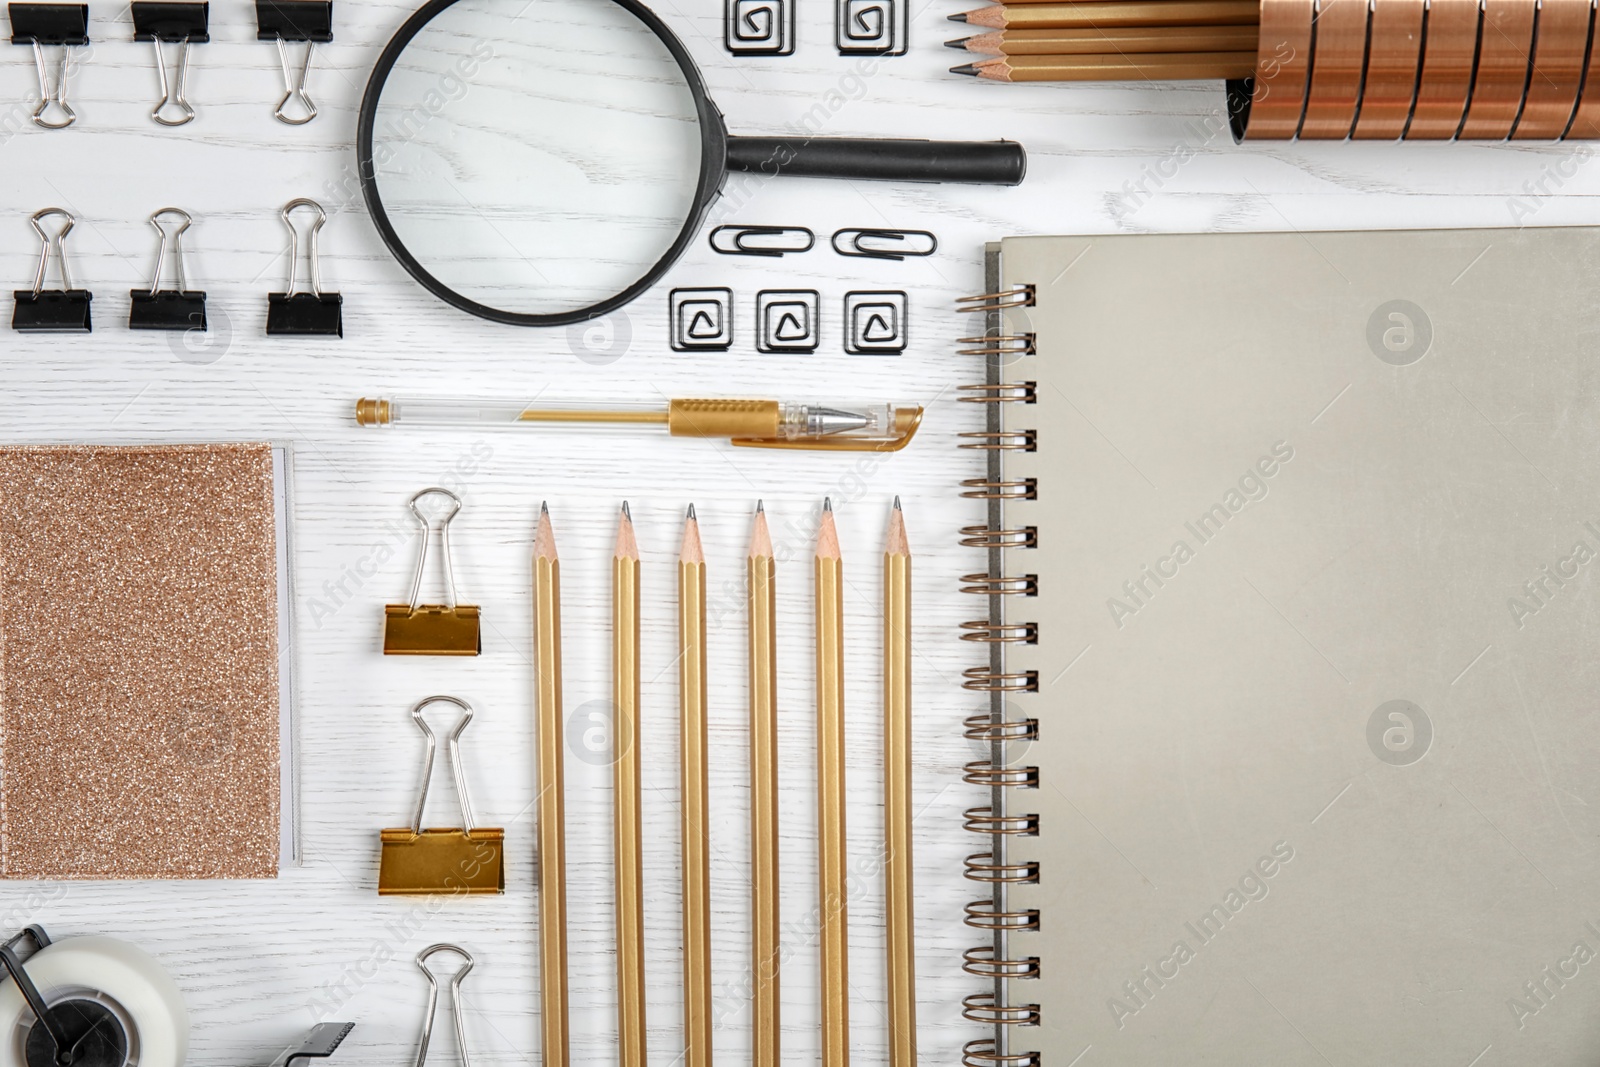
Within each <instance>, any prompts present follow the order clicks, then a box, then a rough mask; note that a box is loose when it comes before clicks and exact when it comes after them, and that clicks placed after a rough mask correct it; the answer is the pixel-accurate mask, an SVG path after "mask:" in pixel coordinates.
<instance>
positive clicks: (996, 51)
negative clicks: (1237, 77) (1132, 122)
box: [945, 26, 1260, 56]
mask: <svg viewBox="0 0 1600 1067" xmlns="http://www.w3.org/2000/svg"><path fill="white" fill-rule="evenodd" d="M1259 37H1260V30H1259V29H1258V28H1257V27H1255V26H1127V27H1111V28H1100V27H1095V28H1094V29H1086V30H1079V29H1069V30H993V31H991V32H989V33H980V34H977V35H975V36H972V37H963V38H961V39H960V40H958V41H946V42H945V44H946V46H947V47H950V48H958V49H962V50H964V51H967V52H976V53H978V54H980V55H1006V56H1075V55H1121V54H1124V53H1135V54H1137V53H1150V52H1253V51H1255V50H1256V42H1257V39H1258V38H1259Z"/></svg>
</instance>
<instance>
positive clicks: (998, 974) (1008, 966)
mask: <svg viewBox="0 0 1600 1067" xmlns="http://www.w3.org/2000/svg"><path fill="white" fill-rule="evenodd" d="M961 959H962V964H961V969H962V970H963V971H966V972H967V973H968V974H974V975H977V976H978V977H979V978H1037V977H1039V957H1038V956H1024V957H1023V958H1022V959H1020V960H1005V959H1001V958H1000V957H998V956H996V955H995V952H994V949H993V948H992V947H990V946H988V945H979V946H978V947H977V948H969V949H967V951H966V952H964V953H962V954H961Z"/></svg>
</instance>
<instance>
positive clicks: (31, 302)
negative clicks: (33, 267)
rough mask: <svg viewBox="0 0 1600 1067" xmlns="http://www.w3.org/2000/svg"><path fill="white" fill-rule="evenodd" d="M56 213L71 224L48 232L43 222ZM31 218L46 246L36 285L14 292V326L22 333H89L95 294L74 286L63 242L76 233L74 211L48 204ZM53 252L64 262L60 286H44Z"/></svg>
mask: <svg viewBox="0 0 1600 1067" xmlns="http://www.w3.org/2000/svg"><path fill="white" fill-rule="evenodd" d="M52 216H55V217H57V218H63V219H66V220H67V224H66V225H65V226H63V227H61V229H59V230H57V231H56V232H55V233H47V232H46V231H45V228H44V227H43V226H42V225H40V224H41V223H42V222H43V221H44V220H45V219H48V218H50V217H52ZM29 221H30V222H32V223H33V232H34V233H36V234H38V235H39V240H40V241H41V242H42V244H43V247H41V248H40V249H39V269H38V270H37V271H36V272H35V273H34V275H33V288H32V289H18V290H16V292H15V293H13V294H12V295H13V296H15V297H16V298H17V306H16V309H15V310H14V311H12V313H11V328H12V329H13V330H17V331H19V332H21V333H88V332H89V329H90V324H89V302H90V301H91V300H93V299H94V297H93V296H92V295H91V294H90V293H89V290H87V289H74V288H73V287H72V272H71V271H69V270H68V269H67V253H66V250H65V249H64V248H63V247H62V242H63V241H65V240H66V239H67V234H69V233H71V232H72V227H73V224H74V223H75V222H77V220H76V219H74V218H73V217H72V213H71V212H70V211H65V210H63V209H61V208H58V207H47V208H45V209H44V210H43V211H41V212H39V213H38V214H36V215H34V216H33V218H32V219H30V220H29ZM52 251H54V252H55V254H56V262H57V263H59V264H60V265H61V288H59V289H46V288H45V287H44V276H45V272H46V271H47V270H48V269H49V267H50V253H51V252H52Z"/></svg>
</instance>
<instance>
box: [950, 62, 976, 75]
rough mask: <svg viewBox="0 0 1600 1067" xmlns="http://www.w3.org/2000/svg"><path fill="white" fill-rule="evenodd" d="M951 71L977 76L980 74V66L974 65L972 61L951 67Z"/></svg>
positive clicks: (952, 72)
mask: <svg viewBox="0 0 1600 1067" xmlns="http://www.w3.org/2000/svg"><path fill="white" fill-rule="evenodd" d="M950 73H951V74H965V75H967V76H968V77H971V78H976V77H977V76H978V68H977V67H975V66H973V65H972V64H971V63H963V64H961V66H959V67H951V68H950Z"/></svg>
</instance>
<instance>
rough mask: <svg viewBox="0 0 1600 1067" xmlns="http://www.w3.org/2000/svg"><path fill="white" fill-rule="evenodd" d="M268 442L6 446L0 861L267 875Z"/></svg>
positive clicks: (131, 871) (158, 874)
mask: <svg viewBox="0 0 1600 1067" xmlns="http://www.w3.org/2000/svg"><path fill="white" fill-rule="evenodd" d="M277 582H278V574H277V559H276V545H275V532H274V509H273V477H272V449H271V447H270V446H267V445H177V446H166V447H143V446H140V447H99V446H67V447H13V448H0V875H3V876H5V877H8V878H272V877H275V876H276V875H277V867H278V840H279V837H278V833H279V823H278V801H279V768H278V716H279V704H278V649H277V644H278V620H277V614H278V609H277V604H278V601H277Z"/></svg>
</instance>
